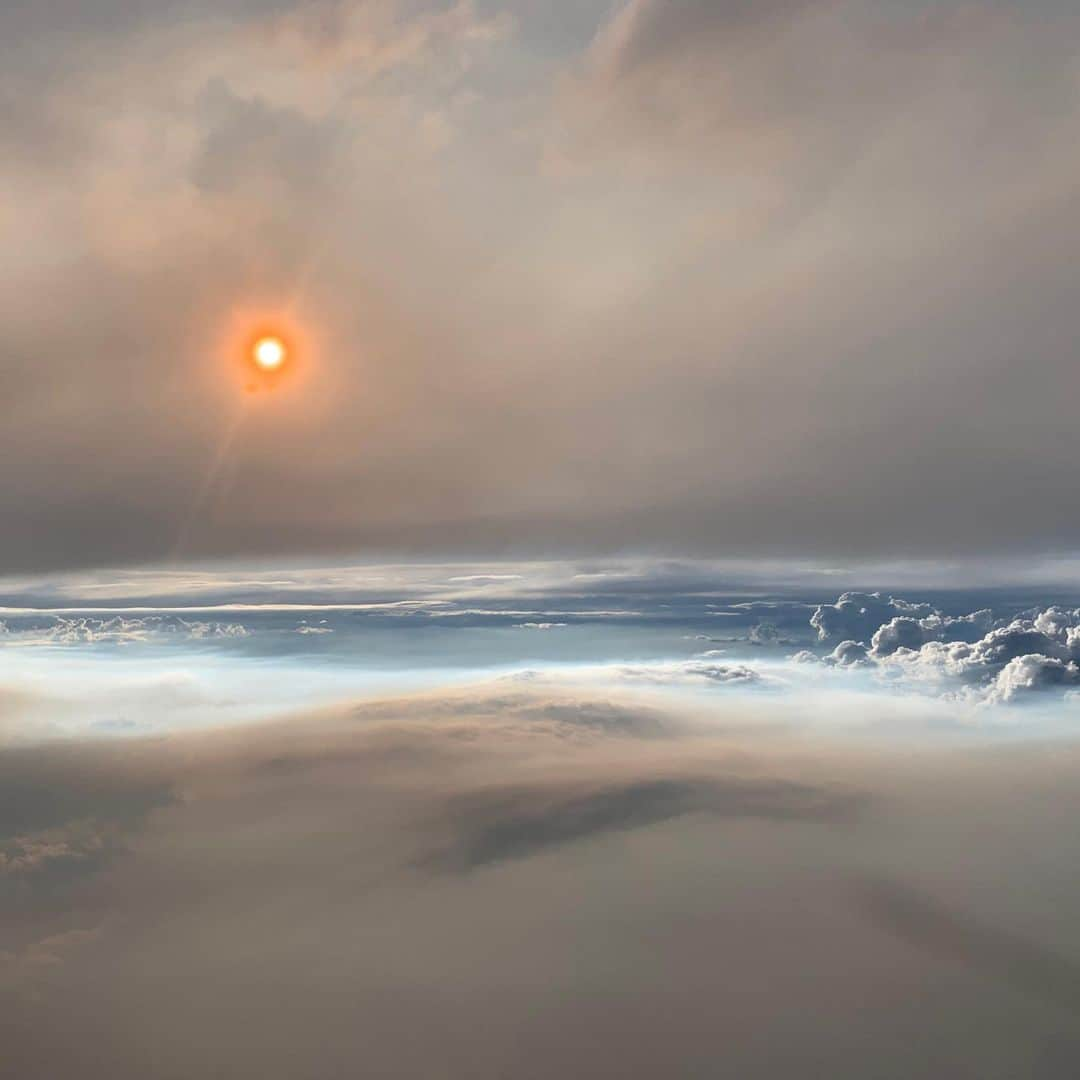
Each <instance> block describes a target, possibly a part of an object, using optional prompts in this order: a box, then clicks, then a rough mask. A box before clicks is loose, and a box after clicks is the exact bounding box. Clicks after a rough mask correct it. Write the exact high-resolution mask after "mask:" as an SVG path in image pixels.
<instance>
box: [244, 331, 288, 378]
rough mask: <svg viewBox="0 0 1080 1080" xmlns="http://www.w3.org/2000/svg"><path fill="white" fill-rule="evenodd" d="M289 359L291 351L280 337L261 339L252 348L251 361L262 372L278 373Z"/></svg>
mask: <svg viewBox="0 0 1080 1080" xmlns="http://www.w3.org/2000/svg"><path fill="white" fill-rule="evenodd" d="M288 358H289V350H288V349H287V348H286V347H285V342H284V341H282V340H281V338H279V337H261V338H259V340H258V341H256V342H255V344H254V345H253V346H252V347H251V359H252V360H253V361H254V363H255V366H256V367H257V368H258V369H259V370H260V371H277V370H278V369H279V368H281V366H282V365H283V364H284V363H285V361H286V360H287V359H288Z"/></svg>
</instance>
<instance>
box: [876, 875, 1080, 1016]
mask: <svg viewBox="0 0 1080 1080" xmlns="http://www.w3.org/2000/svg"><path fill="white" fill-rule="evenodd" d="M858 892H859V898H860V903H861V905H862V907H863V910H864V911H866V913H867V914H868V915H869V916H870V917H871V918H872V919H873V920H874V921H875V922H876V923H878V924H879V925H880V926H882V927H883V928H884V929H886V930H888V931H889V932H890V933H892V934H895V935H896V936H897V937H899V938H901V939H902V940H904V941H906V942H908V943H909V944H910V945H913V946H915V947H917V948H920V949H923V950H926V951H927V952H930V953H932V954H934V955H935V956H936V957H938V958H939V959H941V960H944V961H946V962H948V963H953V964H961V965H963V966H964V967H967V968H969V969H971V970H972V971H973V972H975V973H977V974H979V975H982V976H984V977H985V978H989V979H994V980H995V981H998V982H1001V983H1004V984H1005V985H1007V986H1009V987H1011V988H1012V989H1014V990H1016V991H1018V992H1019V993H1022V994H1024V995H1026V996H1027V997H1031V998H1036V999H1038V1000H1040V1001H1043V1002H1045V1003H1046V1004H1048V1005H1053V1006H1056V1007H1057V1008H1059V1009H1064V1010H1065V1011H1067V1012H1070V1013H1073V1014H1075V1015H1077V1016H1080V961H1077V960H1075V959H1073V958H1071V957H1069V956H1066V955H1064V954H1063V953H1060V952H1055V951H1053V950H1051V949H1047V948H1045V947H1043V946H1042V945H1039V944H1037V943H1036V942H1033V941H1029V940H1028V939H1027V938H1024V937H1022V936H1020V935H1018V934H1012V933H1009V932H1008V931H1005V930H1000V929H997V928H995V927H991V926H986V925H984V924H983V923H981V922H979V921H978V920H977V919H975V918H973V917H972V916H971V915H970V914H968V913H966V912H959V911H955V910H952V909H950V908H948V907H946V906H945V905H943V904H940V903H938V902H937V901H936V900H933V899H931V898H929V897H926V896H922V895H920V894H919V893H918V892H916V891H915V890H914V889H912V888H910V887H908V886H907V885H904V884H902V883H900V882H896V881H889V880H886V879H867V880H865V881H862V882H860V884H859V886H858Z"/></svg>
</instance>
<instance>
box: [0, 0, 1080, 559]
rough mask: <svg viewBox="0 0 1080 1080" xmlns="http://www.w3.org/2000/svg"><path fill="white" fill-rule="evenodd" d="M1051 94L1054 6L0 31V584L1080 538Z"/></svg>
mask: <svg viewBox="0 0 1080 1080" xmlns="http://www.w3.org/2000/svg"><path fill="white" fill-rule="evenodd" d="M1078 99H1080V14H1078V13H1076V11H1075V10H1074V9H1073V5H1072V4H1068V3H1064V2H1061V3H1048V2H1045V3H1032V2H1025V3H1019V2H1014V3H1008V2H1004V0H1000V2H989V0H987V2H971V0H964V2H959V0H957V2H953V0H940V2H936V3H935V2H930V0H924V2H916V0H912V2H900V0H892V2H889V0H828V2H824V0H822V2H818V0H768V2H751V0H731V2H728V0H629V2H627V3H618V2H617V3H609V2H608V0H587V2H580V0H574V2H569V0H566V2H562V3H551V4H540V3H533V2H529V0H517V2H512V3H506V4H496V3H491V2H484V3H481V2H475V3H470V2H467V0H462V2H458V3H454V2H435V0H430V2H429V0H367V2H360V0H357V2H345V0H342V2H331V0H326V2H314V0H313V2H307V3H305V2H300V0H265V2H260V0H249V2H225V3H210V2H201V3H200V2H195V3H184V4H181V3H171V2H166V0H146V2H143V3H140V4H138V5H134V4H130V3H124V2H121V0H100V2H97V3H94V4H86V3H82V2H78V0H57V2H55V3H51V4H42V3H36V2H35V3H30V2H19V0H16V2H15V3H10V2H9V3H5V4H3V5H2V7H0V145H2V147H3V156H4V170H3V175H2V177H0V237H2V240H3V242H2V245H0V409H2V410H3V423H2V425H0V513H2V516H3V522H4V528H3V530H2V531H0V568H2V569H4V570H6V571H14V570H43V569H55V568H60V567H65V566H74V565H92V564H99V563H105V562H109V563H124V562H133V561H162V560H169V559H174V558H180V557H194V556H216V555H228V556H237V557H246V556H252V555H260V554H266V553H290V554H297V555H312V554H318V553H322V552H330V551H349V552H356V553H364V552H375V551H387V550H392V551H395V552H401V553H407V554H408V553H414V552H421V551H438V552H445V553H450V554H456V553H466V552H467V553H475V554H477V555H482V556H489V555H493V554H500V553H503V552H507V551H513V552H514V553H519V554H536V553H540V554H544V555H550V554H553V553H554V554H558V553H561V552H564V551H565V552H580V551H589V550H591V551H599V550H616V549H620V550H627V549H638V550H665V551H671V552H685V553H691V554H702V553H708V554H714V555H720V554H722V555H731V554H748V553H752V554H757V553H761V552H764V551H769V552H772V553H775V554H791V553H799V554H807V555H815V556H818V555H820V556H824V557H829V558H831V557H838V556H843V557H845V558H846V557H875V558H876V557H891V556H905V555H919V556H922V557H926V556H931V557H933V556H936V555H939V554H947V555H948V556H949V557H956V556H957V555H963V554H975V553H978V554H984V553H988V552H991V551H1010V552H1013V553H1016V552H1027V551H1047V550H1059V549H1062V548H1066V547H1069V546H1071V545H1072V541H1073V537H1074V536H1075V534H1076V529H1077V527H1078V526H1080V504H1078V503H1077V500H1076V499H1075V498H1073V497H1072V490H1073V486H1074V481H1075V463H1076V460H1077V453H1078V451H1080V427H1078V426H1077V424H1076V419H1075V402H1076V400H1077V394H1078V391H1080V369H1078V366H1077V357H1076V352H1077V344H1076V343H1077V339H1078V331H1080V303H1078V302H1077V300H1078V297H1077V295H1076V289H1077V287H1076V273H1075V252H1076V251H1077V250H1078V247H1080V205H1078V195H1077V193H1078V192H1080V149H1078V148H1080V109H1078V108H1077V105H1078V104H1080V100H1078ZM267 317H271V318H273V319H274V320H276V321H277V322H279V323H280V324H282V325H283V326H285V327H286V328H287V329H288V330H289V332H290V333H293V334H295V336H296V339H297V341H298V343H299V344H300V346H301V347H300V348H298V356H297V364H296V372H295V374H296V377H295V378H293V379H291V380H289V381H288V382H287V383H286V384H284V385H282V386H281V387H280V388H279V389H278V390H276V391H274V392H273V393H259V394H247V393H245V390H244V385H243V383H244V380H243V378H242V377H241V376H240V374H239V372H238V368H237V364H236V363H235V362H234V361H235V357H234V356H231V355H230V353H234V352H235V342H236V341H238V340H241V339H242V338H243V335H244V334H245V333H246V332H247V329H246V328H250V327H251V326H253V325H254V324H255V323H256V322H259V321H260V320H265V319H266V318H267Z"/></svg>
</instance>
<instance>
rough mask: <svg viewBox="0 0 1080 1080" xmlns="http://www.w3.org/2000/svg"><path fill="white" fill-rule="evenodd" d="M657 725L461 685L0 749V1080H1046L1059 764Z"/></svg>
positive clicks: (615, 709)
mask: <svg viewBox="0 0 1080 1080" xmlns="http://www.w3.org/2000/svg"><path fill="white" fill-rule="evenodd" d="M596 713H604V714H605V715H607V714H610V716H611V717H612V718H615V717H618V716H619V715H625V716H626V719H627V722H626V723H625V724H619V723H615V722H612V723H610V724H605V725H603V726H599V727H598V726H597V725H596V724H594V723H593V722H592V717H593V716H594V715H595V714H596ZM785 715H786V716H787V717H788V719H790V718H791V712H790V710H789V711H788V712H787V713H785ZM663 719H664V725H663V731H662V733H657V731H656V730H653V729H647V730H645V729H642V728H641V726H640V724H639V723H638V720H637V717H636V713H635V709H634V706H633V702H632V700H629V699H626V698H625V697H622V696H620V695H619V694H617V693H611V692H603V691H594V692H593V693H592V694H591V695H588V696H582V695H567V694H553V693H551V692H549V691H542V692H538V691H531V690H525V691H521V692H520V693H519V694H518V699H517V705H516V707H511V703H509V702H508V700H507V694H506V692H505V690H504V689H502V688H500V687H499V686H498V685H497V684H492V685H488V686H484V687H473V688H471V689H470V690H468V691H459V692H449V693H448V692H439V693H434V694H428V695H424V696H418V697H412V698H404V699H403V698H398V699H393V700H390V699H388V700H384V701H380V702H369V703H364V704H361V705H358V706H354V707H351V708H348V709H336V710H332V711H323V712H321V713H313V712H307V713H303V714H299V715H296V716H293V717H291V718H290V719H289V720H287V721H284V722H278V723H261V724H257V725H250V726H247V727H245V728H243V729H233V730H230V731H222V730H218V731H216V732H203V733H199V734H194V733H190V732H189V733H186V734H181V733H174V734H172V735H170V736H168V737H158V738H149V739H101V738H98V739H93V740H76V741H67V740H46V741H43V742H38V743H36V744H34V745H22V746H4V747H0V790H4V791H10V792H11V793H12V795H11V797H10V798H5V799H3V800H0V1004H2V1005H3V1010H2V1019H0V1029H2V1030H3V1034H4V1048H5V1064H7V1065H8V1066H9V1068H10V1069H13V1070H14V1071H15V1073H17V1074H20V1075H33V1076H41V1077H54V1076H55V1077H62V1076H69V1075H73V1074H78V1075H80V1076H86V1077H99V1076H100V1077H110V1078H114V1080H127V1078H129V1077H131V1078H134V1077H143V1076H150V1075H152V1076H155V1077H159V1076H160V1077H162V1078H170V1077H178V1078H179V1077H185V1076H191V1075H192V1074H193V1073H197V1072H200V1071H206V1072H210V1073H211V1074H213V1073H223V1074H228V1075H229V1076H237V1077H248V1076H252V1077H254V1076H261V1077H313V1078H314V1077H323V1076H327V1075H339V1074H340V1075H356V1074H358V1073H363V1074H365V1075H376V1076H386V1077H399V1076H400V1077H409V1076H424V1075H433V1074H438V1075H443V1076H449V1077H481V1078H485V1077H498V1076H522V1077H537V1078H539V1077H546V1076H551V1075H556V1074H559V1075H570V1076H583V1075H588V1076H605V1077H606V1076H610V1077H616V1076H623V1077H625V1076H632V1077H651V1076H658V1075H663V1076H679V1077H682V1076H686V1077H690V1076H701V1075H713V1074H716V1073H717V1072H721V1073H725V1072H736V1073H738V1075H740V1076H747V1077H754V1078H760V1080H771V1078H775V1077H784V1076H790V1075H793V1074H801V1075H810V1076H829V1077H863V1076H867V1075H874V1076H881V1077H889V1078H892V1077H896V1078H898V1080H899V1078H902V1077H911V1076H920V1077H923V1076H925V1077H936V1076H972V1077H974V1076H978V1077H994V1078H997V1077H1001V1078H1003V1080H1004V1078H1006V1077H1014V1076H1036V1077H1045V1078H1048V1080H1049V1078H1053V1080H1066V1078H1067V1077H1072V1076H1075V1075H1076V1068H1077V1063H1078V1061H1080V1042H1078V1040H1077V1037H1076V1030H1077V1029H1076V1017H1077V1014H1078V1011H1080V975H1078V970H1080V969H1078V965H1077V956H1078V953H1077V943H1078V942H1077V932H1076V925H1075V919H1074V918H1073V917H1072V913H1073V912H1074V911H1075V908H1076V899H1077V885H1076V881H1075V876H1074V875H1071V874H1069V873H1067V872H1063V869H1062V868H1063V867H1065V868H1067V867H1070V866H1072V865H1074V864H1075V856H1076V842H1075V834H1074V831H1073V830H1070V829H1067V828H1065V829H1063V828H1061V822H1062V821H1063V820H1069V819H1071V818H1072V817H1073V816H1075V812H1076V804H1077V796H1076V790H1077V789H1076V775H1077V763H1078V757H1077V750H1076V747H1075V746H1074V745H1071V744H1065V743H1060V742H1059V743H1057V744H1055V745H1053V746H1043V747H1039V746H1035V745H1029V746H1025V747H1017V746H1015V745H1013V746H1010V747H1008V748H1002V747H998V748H996V749H995V748H993V747H990V746H986V747H983V748H980V749H974V750H973V749H971V748H969V749H968V751H967V752H966V753H964V754H963V755H959V754H957V753H955V752H953V751H950V750H949V749H948V748H947V747H944V746H942V745H941V744H940V743H935V742H931V741H924V742H920V743H919V745H918V747H917V748H915V747H914V746H913V745H911V744H910V743H908V744H904V746H903V748H902V749H901V748H900V747H899V746H897V745H895V744H894V745H891V746H881V745H878V746H872V745H870V744H867V743H861V744H860V743H859V742H856V741H851V740H845V741H843V742H838V741H836V740H834V739H827V740H826V739H818V740H813V741H809V740H807V738H806V737H805V731H804V730H800V729H799V728H798V726H797V725H796V726H795V727H786V728H777V727H774V728H772V729H766V728H764V727H762V726H760V725H759V726H757V727H756V729H753V730H751V728H749V727H748V726H747V722H746V717H745V715H742V710H741V709H740V708H739V707H737V706H736V707H732V708H728V709H725V710H721V711H717V710H713V711H711V712H710V714H709V722H708V724H703V723H702V722H701V717H695V716H694V715H693V713H688V712H687V711H686V710H685V709H683V708H681V707H674V708H672V709H669V710H667V711H666V712H665V713H664V717H663ZM1018 883H1019V886H1018Z"/></svg>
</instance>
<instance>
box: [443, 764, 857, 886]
mask: <svg viewBox="0 0 1080 1080" xmlns="http://www.w3.org/2000/svg"><path fill="white" fill-rule="evenodd" d="M857 808H858V799H857V797H855V796H853V795H846V794H844V793H842V792H831V791H828V790H824V789H821V788H815V787H811V786H808V785H803V784H799V783H794V782H791V781H776V780H747V779H740V778H734V779H732V778H728V779H724V778H720V779H705V778H693V777H691V778H686V777H671V778H668V777H660V778H650V779H647V780H637V781H628V782H623V783H615V784H611V785H610V786H609V787H607V788H603V789H599V790H597V789H593V790H589V789H587V788H586V789H584V790H582V789H581V788H580V787H578V788H567V787H564V786H562V785H552V786H550V787H547V788H533V789H529V788H522V787H516V788H510V789H509V790H506V789H499V788H495V789H494V790H491V791H482V792H478V793H470V794H468V795H464V796H460V797H457V798H455V799H454V800H453V801H451V802H450V803H448V804H447V805H446V806H444V807H442V808H441V809H440V813H439V818H440V820H442V821H445V822H448V823H449V824H450V825H451V826H452V827H453V829H454V831H455V834H456V838H455V841H454V844H453V846H452V847H451V848H450V849H449V850H446V851H440V852H437V853H436V854H435V855H434V856H433V857H432V858H431V860H430V864H431V865H434V866H440V867H445V868H446V869H449V870H472V869H477V868H480V867H484V866H489V865H491V864H493V863H499V862H503V861H505V860H507V859H520V858H527V857H529V856H532V855H535V854H537V853H540V852H543V851H546V850H548V849H551V848H559V847H563V846H565V845H566V844H571V843H575V842H578V841H581V840H586V839H588V838H589V837H592V836H603V835H604V834H605V833H610V832H620V831H625V830H628V829H640V828H645V827H647V826H649V825H655V824H659V823H661V822H665V821H673V820H676V819H678V818H681V817H684V816H686V815H688V814H702V815H706V816H709V817H717V818H736V819H738V818H761V819H764V820H772V821H811V822H812V821H824V822H833V823H836V822H842V821H845V820H848V819H849V818H850V816H851V814H852V813H853V812H854V811H855V810H856V809H857Z"/></svg>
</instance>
